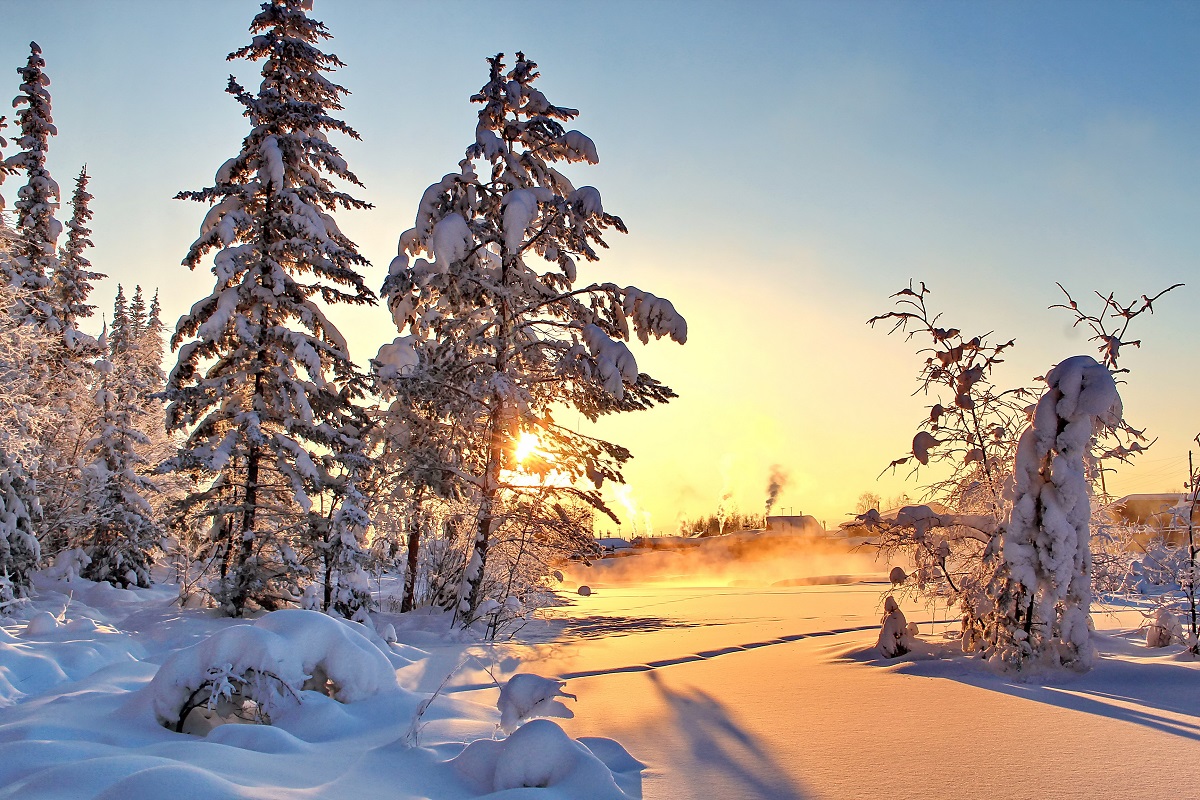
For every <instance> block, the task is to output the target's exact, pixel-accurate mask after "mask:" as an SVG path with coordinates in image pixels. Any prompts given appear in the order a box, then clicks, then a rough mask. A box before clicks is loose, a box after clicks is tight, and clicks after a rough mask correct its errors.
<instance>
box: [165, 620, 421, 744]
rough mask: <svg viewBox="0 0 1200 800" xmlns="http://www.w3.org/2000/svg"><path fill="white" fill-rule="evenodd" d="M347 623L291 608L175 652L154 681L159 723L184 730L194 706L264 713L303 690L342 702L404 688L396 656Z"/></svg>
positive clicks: (262, 716) (226, 714)
mask: <svg viewBox="0 0 1200 800" xmlns="http://www.w3.org/2000/svg"><path fill="white" fill-rule="evenodd" d="M357 627H358V626H357V625H355V624H354V623H346V622H343V621H339V620H336V619H333V618H332V617H328V616H326V615H324V614H320V613H317V612H315V611H303V610H300V609H287V610H283V611H276V612H273V613H271V614H267V615H266V616H264V617H263V618H262V619H260V620H258V622H256V623H255V624H253V625H234V626H232V627H229V628H226V629H224V630H222V631H219V632H218V633H216V634H214V635H212V636H210V637H209V638H207V639H205V640H204V641H202V642H200V643H198V644H196V645H193V646H192V647H189V648H187V649H185V650H180V651H178V652H176V653H174V654H172V655H171V657H170V658H168V659H167V660H166V661H165V662H164V663H163V665H162V666H161V667H160V668H159V670H158V673H157V674H156V675H155V676H154V678H153V680H151V681H150V687H149V691H150V693H151V696H152V702H153V707H154V715H155V717H156V718H157V719H158V721H159V723H160V724H162V725H164V726H166V727H169V728H173V729H174V730H176V731H180V732H182V731H183V730H184V724H185V723H186V722H187V717H188V714H189V713H190V712H191V711H192V710H193V709H203V710H204V711H207V712H209V714H206V715H202V716H205V717H206V718H209V719H210V720H211V719H212V715H213V714H214V713H215V715H216V716H217V717H220V718H221V719H220V720H215V722H216V723H217V724H220V722H221V721H224V720H228V719H230V718H231V717H233V716H242V715H244V714H246V713H247V712H249V713H252V714H253V716H254V718H255V719H256V721H260V722H267V723H269V722H270V719H271V715H272V713H274V712H275V711H276V710H278V709H280V708H281V707H283V705H284V704H287V703H299V702H301V698H302V692H304V691H318V692H321V693H322V694H326V695H328V696H330V697H332V698H333V699H335V700H338V701H339V702H342V703H353V702H357V701H359V700H365V699H366V698H368V697H372V696H374V695H377V694H381V693H384V692H392V691H398V690H399V685H398V684H397V683H396V673H395V670H394V669H393V668H392V665H391V662H390V661H388V659H387V656H385V655H384V654H383V652H382V651H380V650H379V648H378V647H376V646H375V645H374V644H372V642H371V640H370V639H369V638H368V637H367V636H366V635H364V634H363V633H360V632H358V631H357V630H356V628H357Z"/></svg>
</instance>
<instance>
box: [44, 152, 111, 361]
mask: <svg viewBox="0 0 1200 800" xmlns="http://www.w3.org/2000/svg"><path fill="white" fill-rule="evenodd" d="M87 185H88V174H87V166H86V165H85V166H84V167H83V169H81V170H79V177H78V178H76V179H75V192H74V194H72V195H71V220H70V222H68V223H67V240H66V242H64V243H63V246H62V249H61V250H60V251H59V253H58V262H57V264H56V266H55V269H54V274H53V275H52V276H51V278H52V280H51V287H52V291H51V294H52V303H53V305H54V307H55V308H56V309H58V311H59V315H60V316H61V318H62V322H63V327H64V331H65V332H67V333H68V335H70V334H71V333H73V332H74V331H76V330H77V327H78V322H79V320H81V319H84V318H86V317H90V316H91V315H92V312H93V311H95V309H96V307H95V306H93V305H89V304H88V297H89V295H91V292H92V281H97V280H100V279H101V278H103V277H105V276H104V275H103V274H102V273H99V272H95V271H93V270H92V262H90V261H88V259H87V257H86V256H85V255H84V252H85V251H86V250H87V249H88V248H89V247H94V246H95V245H93V244H92V240H91V239H90V238H89V237H90V236H91V235H92V231H91V228H89V227H88V223H89V222H90V221H91V219H92V210H91V208H90V207H89V204H90V203H91V201H92V195H91V194H90V193H89V192H88V190H87ZM71 344H74V343H73V342H68V346H70V345H71Z"/></svg>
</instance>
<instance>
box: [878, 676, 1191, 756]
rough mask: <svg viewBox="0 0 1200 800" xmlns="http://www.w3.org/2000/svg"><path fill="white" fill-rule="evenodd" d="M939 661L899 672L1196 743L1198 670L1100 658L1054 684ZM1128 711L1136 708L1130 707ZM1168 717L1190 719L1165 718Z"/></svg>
mask: <svg viewBox="0 0 1200 800" xmlns="http://www.w3.org/2000/svg"><path fill="white" fill-rule="evenodd" d="M944 664H945V662H939V661H920V660H918V661H912V662H909V663H908V664H906V665H904V666H903V667H901V668H900V670H899V671H902V672H907V673H908V674H913V675H924V676H926V677H935V678H944V679H947V680H954V681H958V682H960V683H965V684H968V685H970V686H975V687H977V688H980V689H989V690H991V691H995V692H1001V693H1003V694H1007V695H1009V696H1011V697H1020V698H1023V699H1025V700H1033V701H1036V702H1039V703H1045V704H1047V705H1052V706H1056V707H1058V708H1064V709H1068V710H1071V711H1079V712H1081V713H1084V714H1097V715H1099V716H1103V717H1109V718H1110V719H1115V720H1121V721H1123V722H1132V723H1134V724H1135V725H1142V726H1145V727H1147V728H1151V729H1153V730H1156V731H1161V732H1163V733H1169V734H1173V735H1175V736H1182V737H1184V738H1186V739H1191V740H1193V741H1198V742H1200V693H1198V692H1197V691H1196V685H1197V679H1198V678H1200V671H1197V670H1195V669H1189V668H1188V667H1185V666H1181V665H1179V664H1174V663H1169V662H1155V661H1151V662H1147V661H1138V662H1131V661H1125V660H1122V659H1117V658H1103V657H1102V658H1099V659H1097V662H1096V666H1095V668H1093V669H1092V671H1090V672H1088V673H1087V674H1085V675H1082V676H1080V677H1078V678H1074V679H1070V680H1068V681H1066V682H1062V683H1056V684H1038V683H1017V682H1013V681H1008V680H1005V679H1004V678H1001V677H998V676H996V675H993V674H991V673H988V672H986V670H984V669H982V668H981V669H980V670H978V671H975V670H970V671H964V670H962V669H955V670H953V672H951V671H948V670H944V669H940V668H939V665H944ZM1130 706H1135V707H1133V708H1131V707H1130ZM1156 712H1167V713H1171V714H1177V715H1179V716H1183V717H1188V718H1189V719H1184V720H1181V719H1175V718H1173V717H1168V716H1165V715H1164V714H1162V713H1156Z"/></svg>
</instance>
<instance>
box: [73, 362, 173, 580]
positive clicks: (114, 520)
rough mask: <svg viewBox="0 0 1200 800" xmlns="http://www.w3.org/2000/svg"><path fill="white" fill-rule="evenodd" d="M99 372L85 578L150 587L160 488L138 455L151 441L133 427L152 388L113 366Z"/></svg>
mask: <svg viewBox="0 0 1200 800" xmlns="http://www.w3.org/2000/svg"><path fill="white" fill-rule="evenodd" d="M96 370H97V372H98V373H99V374H100V376H101V378H100V381H99V388H98V389H97V391H96V395H95V402H96V405H97V406H98V407H99V409H100V412H101V413H100V420H99V431H98V433H97V434H96V436H95V438H93V439H92V440H91V441H90V442H88V447H87V450H88V454H89V455H90V456H91V457H92V461H91V464H90V465H89V466H88V467H87V470H86V473H87V477H88V479H89V480H90V482H91V484H92V487H93V491H92V492H91V497H92V498H93V506H92V509H91V515H90V518H89V520H88V526H87V528H86V529H85V530H84V531H83V532H82V533H83V535H82V537H80V540H79V542H78V543H79V546H81V547H82V549H83V551H84V553H85V554H86V555H87V557H88V559H89V561H88V563H87V564H86V566H85V567H84V569H83V571H82V573H81V574H82V576H83V577H85V578H87V579H89V580H94V581H107V582H108V583H111V584H113V585H114V586H121V587H125V588H128V587H130V586H142V587H146V586H149V585H150V565H151V564H152V563H153V557H154V551H155V550H157V549H158V545H159V540H160V539H161V537H162V531H161V529H160V528H159V526H158V523H157V521H156V520H155V518H154V511H153V509H152V508H151V506H150V502H149V499H148V498H149V497H150V496H152V495H154V494H156V493H157V492H158V486H157V485H155V483H154V482H153V481H152V480H151V479H150V478H148V477H147V476H146V475H145V474H143V470H142V469H141V467H142V466H143V465H144V464H145V459H144V458H143V457H142V456H141V455H140V454H139V452H138V448H139V446H140V447H144V446H145V445H146V444H147V443H148V439H147V437H146V435H145V434H144V433H142V432H141V431H140V430H138V428H137V426H136V424H135V420H136V419H137V417H138V416H140V415H141V413H142V408H141V397H142V396H143V395H144V394H145V392H146V391H147V389H148V387H146V386H144V385H142V383H141V380H140V377H141V376H140V375H139V374H138V373H137V372H135V371H133V370H119V369H113V364H112V362H110V361H105V360H101V361H98V362H97V364H96Z"/></svg>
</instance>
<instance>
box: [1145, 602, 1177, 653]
mask: <svg viewBox="0 0 1200 800" xmlns="http://www.w3.org/2000/svg"><path fill="white" fill-rule="evenodd" d="M1180 641H1183V625H1182V624H1180V622H1179V617H1177V616H1175V613H1174V612H1173V611H1171V609H1169V608H1160V609H1159V610H1158V612H1157V613H1155V615H1154V619H1153V620H1151V621H1150V624H1149V626H1147V628H1146V646H1147V647H1169V646H1170V645H1171V644H1172V643H1173V642H1180Z"/></svg>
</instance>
